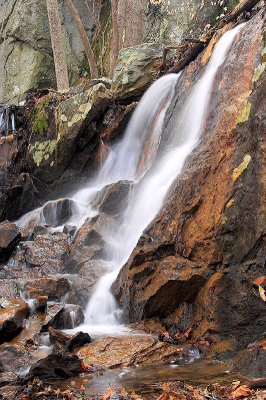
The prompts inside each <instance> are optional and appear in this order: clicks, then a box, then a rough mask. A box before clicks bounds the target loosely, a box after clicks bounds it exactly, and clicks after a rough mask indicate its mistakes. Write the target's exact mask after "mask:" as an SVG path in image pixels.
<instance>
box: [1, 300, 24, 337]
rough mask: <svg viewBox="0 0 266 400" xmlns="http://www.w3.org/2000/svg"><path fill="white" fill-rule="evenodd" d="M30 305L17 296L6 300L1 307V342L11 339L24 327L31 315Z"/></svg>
mask: <svg viewBox="0 0 266 400" xmlns="http://www.w3.org/2000/svg"><path fill="white" fill-rule="evenodd" d="M29 314H30V310H29V306H28V304H27V303H25V301H23V300H21V299H17V298H12V299H8V300H4V301H3V302H2V303H1V308H0V344H1V343H4V342H6V341H8V340H11V339H12V338H13V337H14V336H15V335H17V334H18V333H19V331H20V330H21V329H22V327H23V323H24V320H25V319H26V318H27V317H28V316H29Z"/></svg>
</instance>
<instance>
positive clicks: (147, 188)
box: [17, 24, 243, 334]
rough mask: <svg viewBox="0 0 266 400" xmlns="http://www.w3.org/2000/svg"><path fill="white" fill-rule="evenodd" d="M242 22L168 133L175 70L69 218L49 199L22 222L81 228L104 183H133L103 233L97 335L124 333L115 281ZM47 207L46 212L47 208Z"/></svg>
mask: <svg viewBox="0 0 266 400" xmlns="http://www.w3.org/2000/svg"><path fill="white" fill-rule="evenodd" d="M242 26H243V24H242V25H238V26H237V27H236V28H234V29H233V30H231V31H229V32H226V33H225V34H224V35H223V36H222V38H221V39H220V40H219V42H218V43H217V44H216V46H215V49H214V51H213V54H212V56H211V58H210V60H209V62H208V64H207V66H206V67H205V69H204V70H203V72H202V74H201V75H200V77H199V79H198V81H197V83H196V84H195V85H194V87H193V88H192V90H191V92H190V95H189V97H188V99H187V100H186V102H185V103H184V104H183V105H182V107H181V111H180V112H179V114H178V115H176V116H174V117H175V118H176V122H175V128H174V129H172V131H171V132H170V133H169V132H167V136H166V131H164V129H163V124H164V119H165V115H166V112H167V110H168V108H169V106H170V104H171V101H172V100H173V99H174V95H175V87H176V84H177V81H178V79H179V75H175V74H169V75H166V76H164V77H162V78H160V79H159V80H158V81H156V82H155V83H154V84H153V85H152V86H151V87H150V88H149V89H148V90H147V92H146V93H145V94H144V96H143V98H142V99H141V101H140V102H139V105H138V107H137V109H136V110H135V112H134V114H133V116H132V118H131V120H130V122H129V125H128V127H127V129H126V132H125V135H124V138H123V139H122V140H121V142H119V143H117V144H116V145H114V146H113V147H112V148H110V149H108V152H107V153H108V154H107V158H106V159H105V161H104V163H103V165H102V167H101V169H100V171H99V173H98V176H97V177H96V178H95V179H94V180H92V181H91V182H90V183H89V184H88V185H87V186H86V187H83V188H82V189H80V190H79V191H77V192H76V193H75V194H74V195H73V196H72V197H71V198H70V199H67V200H68V206H67V207H66V208H67V210H68V211H67V213H66V214H67V216H66V215H65V214H64V213H63V212H62V208H58V207H59V203H57V205H56V208H53V207H52V206H51V204H52V203H53V204H54V203H55V202H48V203H47V204H46V205H44V206H43V207H42V208H40V209H37V210H34V211H32V212H30V213H28V214H27V215H25V216H23V217H22V218H21V219H20V220H19V221H17V224H18V225H20V226H24V227H25V226H26V225H27V224H29V222H30V221H31V220H32V219H33V218H35V221H38V223H47V222H48V220H49V222H50V224H51V225H53V226H57V227H59V225H60V223H67V224H71V225H74V226H76V227H77V228H79V227H80V226H81V225H82V224H83V223H84V221H85V220H86V219H87V218H92V217H93V216H95V215H97V213H98V211H97V210H96V209H95V208H94V206H93V201H94V199H95V197H96V196H97V194H98V193H99V192H100V191H101V190H102V189H103V188H104V187H106V186H107V185H109V184H112V183H116V182H119V181H130V182H133V184H132V186H131V189H130V193H129V195H128V197H127V206H126V207H125V209H124V210H123V212H122V213H121V216H120V223H119V227H118V228H117V229H116V230H115V232H112V233H111V234H110V235H106V237H105V238H104V239H105V251H104V254H105V255H106V256H105V259H104V263H105V265H106V270H107V273H106V274H105V275H104V276H102V278H100V279H99V281H98V283H97V284H96V287H95V289H94V292H93V294H92V296H91V298H90V300H89V303H88V306H87V309H86V312H85V324H84V325H83V326H82V327H79V328H78V329H79V330H80V329H82V330H83V331H88V332H89V333H97V334H114V333H117V332H121V329H122V327H121V310H119V309H118V307H117V304H116V301H115V299H114V297H113V295H112V294H111V291H110V288H111V285H112V283H113V282H114V280H115V279H116V277H117V274H118V272H119V271H120V269H121V267H122V266H123V265H124V264H125V263H126V262H127V260H128V258H129V256H130V254H131V253H132V251H133V249H134V247H135V246H136V244H137V242H138V240H139V237H140V236H141V234H142V232H143V231H144V229H145V228H146V226H147V225H148V224H149V223H150V222H151V221H152V220H153V219H154V218H155V216H156V215H157V214H158V212H159V211H160V209H161V207H162V206H163V203H164V200H165V197H166V195H167V192H168V191H169V188H170V186H171V184H172V183H173V181H174V180H175V179H176V177H177V176H178V175H179V174H180V173H181V171H182V168H183V166H184V163H185V160H186V158H187V156H188V155H189V154H190V153H191V152H192V150H193V149H194V148H195V147H196V146H197V144H198V143H199V140H200V137H201V133H202V129H203V126H204V123H205V121H206V117H207V113H208V106H209V102H210V97H211V92H212V88H213V83H214V80H215V76H216V74H217V71H218V68H219V67H220V66H221V65H222V64H223V62H224V60H225V58H226V55H227V53H228V51H229V49H230V47H231V45H232V43H233V41H234V39H235V37H236V35H237V34H238V32H239V31H240V30H241V28H242ZM65 200H66V199H65ZM65 200H64V199H63V200H62V199H61V200H60V201H61V202H62V201H65ZM57 202H59V200H58V201H57ZM60 207H61V206H60ZM59 209H60V210H61V211H60V212H62V214H63V216H65V218H62V215H61V221H62V222H60V221H59V220H60V218H59V217H58V213H60V212H59V211H58V210H59ZM45 210H46V211H47V210H48V211H47V213H46V212H45ZM45 221H46V222H45Z"/></svg>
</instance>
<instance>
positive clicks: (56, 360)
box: [23, 353, 84, 382]
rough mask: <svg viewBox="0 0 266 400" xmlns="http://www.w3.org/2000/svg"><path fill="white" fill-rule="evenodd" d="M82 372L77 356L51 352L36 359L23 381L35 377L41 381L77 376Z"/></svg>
mask: <svg viewBox="0 0 266 400" xmlns="http://www.w3.org/2000/svg"><path fill="white" fill-rule="evenodd" d="M82 372H84V371H83V369H82V364H81V361H80V359H79V358H78V356H74V355H63V354H60V353H53V354H50V355H49V356H47V357H46V358H43V359H42V360H39V361H37V363H36V364H35V365H33V366H32V367H31V368H30V371H29V372H28V374H27V375H26V376H25V377H24V378H23V382H29V381H32V380H33V379H34V378H35V377H38V378H40V379H41V380H43V381H51V380H55V379H67V378H71V377H73V376H78V375H79V374H80V373H82Z"/></svg>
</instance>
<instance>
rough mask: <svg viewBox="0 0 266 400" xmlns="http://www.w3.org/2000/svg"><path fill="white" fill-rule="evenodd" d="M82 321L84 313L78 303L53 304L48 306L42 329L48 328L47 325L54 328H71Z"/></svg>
mask: <svg viewBox="0 0 266 400" xmlns="http://www.w3.org/2000/svg"><path fill="white" fill-rule="evenodd" d="M83 321H84V314H83V311H82V308H81V307H80V306H79V305H72V304H66V305H64V304H62V303H59V304H53V305H51V306H50V307H48V310H47V316H46V318H45V321H44V323H43V326H42V331H46V330H48V328H49V326H51V327H53V328H55V329H72V328H75V326H78V325H80V324H82V322H83Z"/></svg>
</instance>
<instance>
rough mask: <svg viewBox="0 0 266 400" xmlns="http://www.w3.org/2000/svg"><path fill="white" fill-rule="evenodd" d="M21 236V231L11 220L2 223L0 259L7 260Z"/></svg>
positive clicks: (0, 230) (0, 229)
mask: <svg viewBox="0 0 266 400" xmlns="http://www.w3.org/2000/svg"><path fill="white" fill-rule="evenodd" d="M20 238H21V234H20V231H19V229H18V227H17V226H16V225H15V224H11V223H10V222H9V221H4V222H1V223H0V261H5V260H7V259H8V258H9V257H10V255H11V253H12V251H13V250H14V248H15V247H16V245H17V244H18V243H19V241H20Z"/></svg>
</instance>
